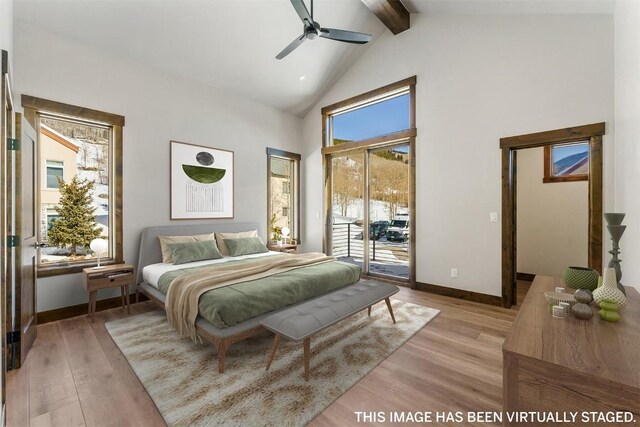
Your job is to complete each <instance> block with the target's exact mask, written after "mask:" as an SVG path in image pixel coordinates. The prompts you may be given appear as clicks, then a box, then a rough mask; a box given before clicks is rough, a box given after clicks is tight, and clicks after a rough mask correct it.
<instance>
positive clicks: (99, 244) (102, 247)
mask: <svg viewBox="0 0 640 427" xmlns="http://www.w3.org/2000/svg"><path fill="white" fill-rule="evenodd" d="M89 247H90V248H91V250H92V251H93V252H95V254H96V255H97V256H98V265H97V266H96V268H104V266H101V265H100V254H102V253H104V252H106V251H107V249H108V248H109V244H108V243H107V241H106V240H104V239H101V238H97V239H93V240H92V241H91V243H90V244H89Z"/></svg>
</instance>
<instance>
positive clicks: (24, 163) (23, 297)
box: [15, 113, 38, 366]
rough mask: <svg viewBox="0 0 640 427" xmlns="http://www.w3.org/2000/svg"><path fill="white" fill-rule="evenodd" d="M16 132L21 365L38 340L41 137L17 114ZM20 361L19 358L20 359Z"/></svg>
mask: <svg viewBox="0 0 640 427" xmlns="http://www.w3.org/2000/svg"><path fill="white" fill-rule="evenodd" d="M15 129H16V135H18V137H19V138H20V150H19V151H18V152H17V158H16V163H17V164H18V165H19V166H18V170H17V171H16V181H17V182H16V188H18V189H19V193H18V196H17V199H18V212H19V215H18V216H17V217H18V218H19V220H18V224H17V227H18V228H17V229H18V230H20V240H21V241H20V248H19V255H18V257H19V258H18V268H17V271H18V275H17V277H16V279H17V283H16V293H18V292H19V294H18V295H16V297H17V299H16V301H15V304H16V321H17V322H18V323H19V325H20V327H19V331H20V349H19V352H20V355H19V357H17V359H19V366H22V364H23V363H24V360H25V358H26V357H27V353H28V352H29V350H30V349H31V346H32V345H33V342H34V341H35V339H36V334H37V329H36V324H37V321H36V319H37V317H36V314H37V310H36V266H37V259H36V245H37V230H38V228H37V218H38V216H37V214H36V213H37V208H38V207H37V200H38V197H37V193H36V185H37V169H36V167H37V164H38V162H37V153H38V150H37V143H36V141H37V136H36V132H35V130H34V129H33V128H32V127H31V125H29V123H28V122H27V121H26V120H24V119H23V117H22V114H20V113H16V127H15ZM16 362H18V360H16Z"/></svg>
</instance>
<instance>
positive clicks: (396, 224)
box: [387, 215, 409, 242]
mask: <svg viewBox="0 0 640 427" xmlns="http://www.w3.org/2000/svg"><path fill="white" fill-rule="evenodd" d="M387 240H388V241H390V242H406V241H407V240H409V217H408V216H406V215H401V216H397V217H395V218H394V219H393V220H392V221H391V224H389V228H388V229H387Z"/></svg>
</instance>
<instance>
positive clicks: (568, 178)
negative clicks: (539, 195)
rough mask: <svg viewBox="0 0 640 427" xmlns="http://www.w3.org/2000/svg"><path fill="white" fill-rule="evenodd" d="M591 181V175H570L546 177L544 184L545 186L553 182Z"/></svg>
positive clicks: (543, 180)
mask: <svg viewBox="0 0 640 427" xmlns="http://www.w3.org/2000/svg"><path fill="white" fill-rule="evenodd" d="M576 181H589V175H569V176H545V177H544V178H543V179H542V182H543V183H545V184H548V183H551V182H576Z"/></svg>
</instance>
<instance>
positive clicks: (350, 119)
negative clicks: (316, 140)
mask: <svg viewBox="0 0 640 427" xmlns="http://www.w3.org/2000/svg"><path fill="white" fill-rule="evenodd" d="M410 101H411V96H410V94H409V92H408V90H404V91H403V92H400V93H391V94H385V96H384V97H382V98H380V99H374V100H373V101H371V100H370V101H368V102H367V103H366V104H364V105H356V106H354V107H351V108H349V109H346V110H344V111H340V112H336V113H333V114H331V115H330V116H329V120H330V121H331V123H330V125H329V129H330V130H331V140H330V141H329V142H330V145H340V144H345V143H350V142H357V141H362V140H365V139H370V138H374V137H377V136H382V135H390V134H394V133H397V132H401V131H406V130H408V129H409V128H410V127H411V125H410V123H409V120H410V114H409V110H410V105H411V104H410ZM354 123H360V125H359V126H354Z"/></svg>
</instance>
